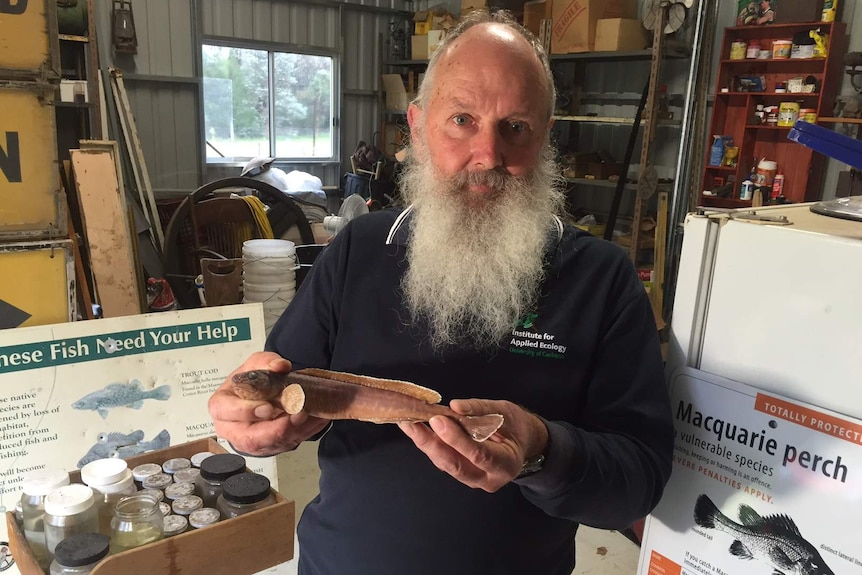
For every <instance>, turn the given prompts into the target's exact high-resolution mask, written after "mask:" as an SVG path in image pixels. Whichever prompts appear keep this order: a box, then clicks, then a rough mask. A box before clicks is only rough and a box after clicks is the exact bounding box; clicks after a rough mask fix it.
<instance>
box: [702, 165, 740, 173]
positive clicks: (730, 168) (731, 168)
mask: <svg viewBox="0 0 862 575" xmlns="http://www.w3.org/2000/svg"><path fill="white" fill-rule="evenodd" d="M704 169H707V170H714V171H716V172H735V171H736V166H705V167H704Z"/></svg>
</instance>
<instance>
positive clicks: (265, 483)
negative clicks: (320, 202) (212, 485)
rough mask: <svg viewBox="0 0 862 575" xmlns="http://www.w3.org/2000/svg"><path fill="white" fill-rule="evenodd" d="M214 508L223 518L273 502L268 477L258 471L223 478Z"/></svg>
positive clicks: (236, 515)
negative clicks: (220, 492)
mask: <svg viewBox="0 0 862 575" xmlns="http://www.w3.org/2000/svg"><path fill="white" fill-rule="evenodd" d="M222 487H223V489H222V494H221V495H219V496H218V499H217V500H216V509H218V510H219V513H221V516H222V517H223V518H224V519H230V518H232V517H238V516H239V515H243V514H245V513H250V512H251V511H257V510H258V509H261V508H263V507H266V506H268V505H272V504H273V503H275V496H274V495H273V494H272V492H271V491H270V488H269V479H267V478H266V477H265V476H263V475H260V474H259V473H250V472H246V473H238V474H237V475H233V476H231V477H229V478H228V479H226V480H225V482H224V485H223V486H222Z"/></svg>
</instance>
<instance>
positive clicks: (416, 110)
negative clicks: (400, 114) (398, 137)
mask: <svg viewBox="0 0 862 575" xmlns="http://www.w3.org/2000/svg"><path fill="white" fill-rule="evenodd" d="M424 113H425V112H423V111H422V108H420V107H419V106H417V105H416V104H410V105H409V106H407V125H408V126H410V133H411V134H416V133H417V130H418V129H419V126H421V125H422V115H423V114H424Z"/></svg>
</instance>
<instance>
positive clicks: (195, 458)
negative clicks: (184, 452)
mask: <svg viewBox="0 0 862 575" xmlns="http://www.w3.org/2000/svg"><path fill="white" fill-rule="evenodd" d="M211 455H215V453H213V452H212V451H198V452H197V453H195V454H194V455H192V456H191V457H190V458H189V461H191V463H192V467H200V466H201V462H203V460H204V459H206V458H207V457H209V456H211Z"/></svg>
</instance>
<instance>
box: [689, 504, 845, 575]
mask: <svg viewBox="0 0 862 575" xmlns="http://www.w3.org/2000/svg"><path fill="white" fill-rule="evenodd" d="M694 520H695V522H696V523H697V524H698V525H700V526H701V527H705V528H707V529H718V530H719V531H724V532H725V533H728V534H730V535H731V536H732V537H733V538H734V541H733V543H731V545H730V553H731V554H732V555H735V556H736V557H739V558H740V559H757V560H759V561H764V562H766V563H768V564H769V565H770V566H771V567H772V569H773V573H777V574H779V575H835V574H834V573H833V572H832V570H831V569H830V568H829V567H828V566H827V565H826V562H825V561H823V558H822V557H821V556H820V553H818V552H817V549H816V548H815V547H814V546H813V545H812V544H811V543H809V542H808V541H806V540H805V539H803V538H802V534H800V533H799V528H798V527H796V523H794V522H793V519H791V518H790V517H788V516H787V515H768V516H766V517H761V516H760V515H759V514H758V513H757V511H755V510H754V509H752V508H751V507H749V506H748V505H744V504H743V505H740V506H739V520H740V521H741V523H736V522H735V521H733V520H732V519H730V518H729V517H728V516H727V515H725V514H723V513H722V512H721V511H719V509H718V507H716V505H715V503H713V502H712V500H711V499H710V498H709V497H707V496H706V495H704V494H701V495H700V497H698V498H697V503H695V506H694Z"/></svg>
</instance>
